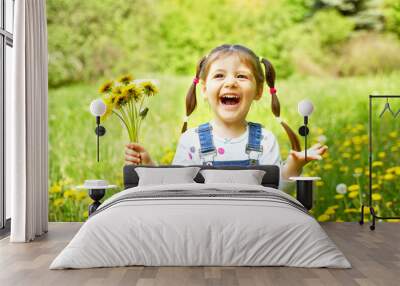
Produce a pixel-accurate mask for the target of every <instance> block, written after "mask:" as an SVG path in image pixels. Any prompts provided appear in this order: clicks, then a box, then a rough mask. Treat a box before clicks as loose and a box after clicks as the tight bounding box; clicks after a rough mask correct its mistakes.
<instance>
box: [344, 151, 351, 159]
mask: <svg viewBox="0 0 400 286" xmlns="http://www.w3.org/2000/svg"><path fill="white" fill-rule="evenodd" d="M342 157H343V158H345V159H348V158H350V153H347V152H346V153H343V154H342Z"/></svg>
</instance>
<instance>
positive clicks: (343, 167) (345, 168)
mask: <svg viewBox="0 0 400 286" xmlns="http://www.w3.org/2000/svg"><path fill="white" fill-rule="evenodd" d="M339 170H340V171H341V172H343V173H347V172H348V171H349V167H348V166H340V168H339Z"/></svg>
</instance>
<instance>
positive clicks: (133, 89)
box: [122, 83, 143, 101]
mask: <svg viewBox="0 0 400 286" xmlns="http://www.w3.org/2000/svg"><path fill="white" fill-rule="evenodd" d="M142 91H143V90H142V89H141V88H140V87H139V86H137V85H136V84H134V83H131V84H129V85H127V86H126V87H125V88H124V89H123V91H122V94H123V95H124V96H125V97H126V98H127V99H128V101H129V100H131V99H134V100H135V101H139V100H140V98H141V97H142Z"/></svg>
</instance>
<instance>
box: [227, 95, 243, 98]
mask: <svg viewBox="0 0 400 286" xmlns="http://www.w3.org/2000/svg"><path fill="white" fill-rule="evenodd" d="M223 97H225V98H239V96H236V95H224V96H223Z"/></svg>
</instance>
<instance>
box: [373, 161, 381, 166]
mask: <svg viewBox="0 0 400 286" xmlns="http://www.w3.org/2000/svg"><path fill="white" fill-rule="evenodd" d="M382 166H383V162H382V161H375V162H372V167H382Z"/></svg>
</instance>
